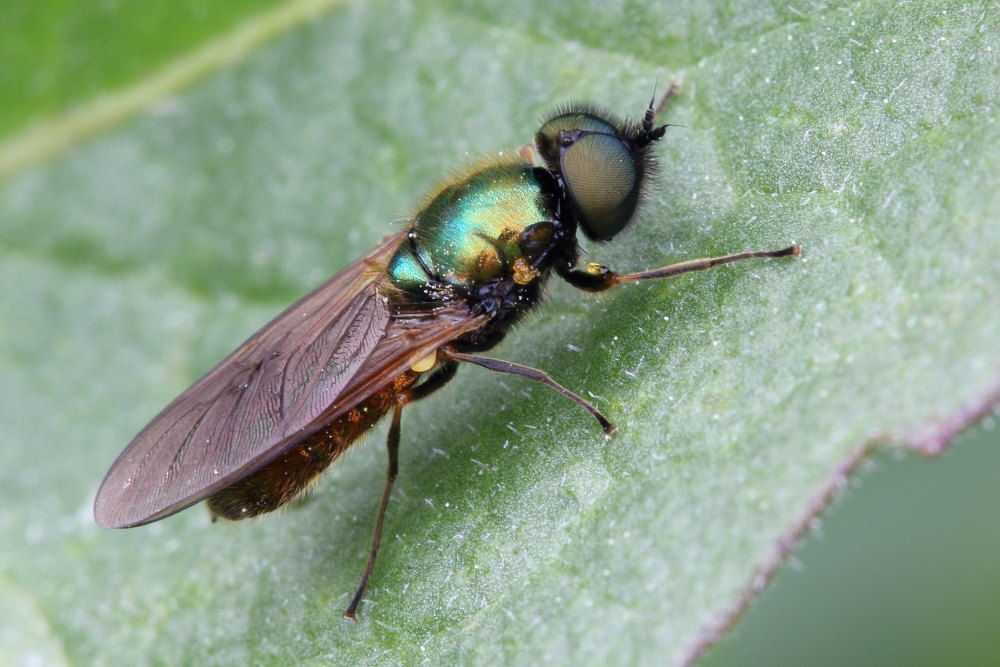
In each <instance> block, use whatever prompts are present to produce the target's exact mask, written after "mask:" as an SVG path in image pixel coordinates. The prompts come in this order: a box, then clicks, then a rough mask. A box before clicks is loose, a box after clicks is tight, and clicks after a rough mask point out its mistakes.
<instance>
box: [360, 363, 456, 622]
mask: <svg viewBox="0 0 1000 667" xmlns="http://www.w3.org/2000/svg"><path fill="white" fill-rule="evenodd" d="M457 369H458V364H456V363H454V362H449V363H446V364H444V365H443V366H441V368H439V369H438V370H437V371H435V372H434V374H433V375H431V376H430V377H429V378H428V379H427V380H426V381H425V382H422V383H421V384H419V385H417V386H416V387H413V388H411V389H408V390H406V391H405V392H402V393H401V394H399V395H397V396H396V405H395V406H394V407H393V410H392V425H391V426H389V437H388V438H387V440H386V449H387V451H388V454H389V465H388V466H387V468H386V474H385V488H384V489H383V490H382V500H381V501H380V502H379V505H378V515H377V518H376V519H375V532H374V533H372V548H371V551H370V552H369V553H368V562H367V564H365V571H364V574H362V575H361V582H360V583H358V590H357V591H356V592H355V593H354V597H353V598H352V599H351V603H350V604H349V605H347V610H346V611H344V618H350V619H354V618H355V617H356V616H357V612H358V605H359V604H361V598H362V597H363V596H364V594H365V588H367V587H368V579H369V578H371V575H372V570H374V569H375V558H376V557H377V556H378V548H379V544H380V543H381V542H382V524H383V523H384V522H385V510H386V508H387V507H388V506H389V496H390V495H392V487H393V485H394V484H395V483H396V474H397V473H398V472H399V424H400V419H401V417H402V415H403V407H404V406H406V405H407V404H409V403H412V402H413V401H418V400H420V399H421V398H424V397H425V396H428V395H430V393H431V392H433V391H434V390H435V389H440V388H441V387H443V386H444V384H445V383H446V382H448V380H450V379H452V378H453V377H454V376H455V371H456V370H457Z"/></svg>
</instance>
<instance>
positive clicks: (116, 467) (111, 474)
mask: <svg viewBox="0 0 1000 667" xmlns="http://www.w3.org/2000/svg"><path fill="white" fill-rule="evenodd" d="M402 238H403V235H402V234H396V235H393V236H390V237H388V238H386V239H385V240H384V241H383V242H382V243H381V244H380V245H379V246H378V247H377V248H375V249H374V250H373V251H371V252H370V253H368V254H367V255H365V256H364V257H362V258H361V259H359V260H357V261H356V262H354V263H353V264H351V265H350V266H349V267H347V268H346V269H344V270H343V271H342V272H340V273H339V274H337V275H336V276H334V277H333V278H331V279H330V280H329V281H328V282H327V283H325V284H324V285H322V286H320V287H319V288H318V289H316V290H315V291H313V292H312V293H310V294H309V295H307V296H306V297H304V298H303V299H302V300H300V301H299V302H297V303H296V304H294V305H293V306H292V307H290V308H288V309H287V310H286V311H285V312H283V313H282V314H280V315H279V316H278V317H276V318H275V319H274V320H273V321H271V322H270V323H269V324H268V325H267V326H265V327H264V328H263V329H261V330H260V331H259V332H258V333H256V334H254V335H253V336H251V337H250V338H249V339H248V340H247V341H246V342H245V343H244V344H243V345H241V346H240V347H239V348H238V349H237V350H236V351H235V352H233V353H232V354H231V355H229V357H227V358H226V359H225V360H224V361H223V362H222V363H220V364H219V365H218V366H216V367H215V368H214V369H213V370H212V371H210V372H209V373H208V374H207V375H205V377H203V378H202V379H201V380H199V381H198V382H196V383H195V384H194V385H192V386H191V387H190V388H189V389H187V390H186V391H185V392H184V393H183V394H181V395H180V396H179V397H177V398H176V399H175V400H174V401H173V402H172V403H171V404H170V405H168V406H167V407H166V408H165V409H164V410H163V411H162V412H161V413H160V414H159V415H157V417H156V418H155V419H153V421H152V422H150V424H149V425H148V426H146V428H144V429H143V430H142V431H141V432H140V433H139V434H138V435H137V436H136V437H135V439H134V440H133V441H132V442H131V443H130V444H129V445H128V447H126V449H125V450H124V451H123V452H122V453H121V455H120V456H119V457H118V459H117V460H116V461H115V463H114V464H113V465H112V466H111V469H110V470H109V471H108V474H107V476H106V477H105V478H104V482H103V483H102V484H101V488H100V490H99V491H98V494H97V498H96V500H95V502H94V517H95V519H96V520H97V523H98V524H99V525H101V526H103V527H106V528H123V527H129V526H135V525H140V524H143V523H148V522H151V521H155V520H157V519H160V518H163V517H165V516H167V515H169V514H173V513H174V512H177V511H180V510H181V509H183V508H185V507H187V506H189V505H192V504H194V503H196V502H198V501H199V500H202V499H204V498H205V497H207V496H209V495H211V494H212V493H214V492H215V491H218V490H219V489H221V488H224V487H226V486H228V485H229V484H231V483H232V482H233V481H235V480H236V479H239V478H241V477H243V476H245V475H247V474H249V473H250V472H252V471H253V470H255V469H257V468H259V467H260V466H261V465H263V464H265V463H266V462H267V461H269V460H270V459H272V458H274V457H275V456H277V455H279V454H280V453H281V452H282V451H283V450H284V449H287V446H290V444H294V442H295V441H297V440H300V439H301V438H302V437H303V435H304V434H308V432H310V429H312V430H315V428H314V425H315V424H316V423H317V420H320V419H324V418H326V417H325V415H329V414H330V413H331V406H332V405H337V403H338V400H337V399H338V397H339V396H340V395H341V394H342V392H343V391H344V389H345V387H348V386H350V384H351V382H352V381H354V378H355V377H356V376H357V375H358V374H359V372H361V369H362V367H364V366H365V364H366V363H367V361H368V358H369V356H370V355H371V353H372V352H373V351H374V350H375V349H376V348H377V347H378V344H379V342H380V341H382V339H383V337H384V335H385V334H386V331H387V329H388V328H389V323H390V320H391V313H390V309H389V305H388V303H387V299H386V297H385V295H384V294H382V293H381V292H380V290H379V289H378V288H377V279H378V277H379V276H380V275H384V267H385V265H386V263H387V262H388V259H389V257H390V256H391V254H392V252H393V250H395V248H396V247H397V246H398V245H399V243H400V241H401V239H402ZM362 375H367V373H362Z"/></svg>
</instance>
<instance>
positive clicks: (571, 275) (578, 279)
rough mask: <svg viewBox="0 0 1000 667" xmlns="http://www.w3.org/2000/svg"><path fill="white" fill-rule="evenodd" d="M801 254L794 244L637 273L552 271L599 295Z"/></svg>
mask: <svg viewBox="0 0 1000 667" xmlns="http://www.w3.org/2000/svg"><path fill="white" fill-rule="evenodd" d="M801 252H802V246H800V245H798V244H795V245H790V246H788V247H787V248H782V249H781V250H750V251H747V252H738V253H736V254H735V255H725V256H724V257H706V258H703V259H692V260H690V261H687V262H678V263H677V264H671V265H670V266H664V267H662V268H659V269H653V270H652V271H641V272H639V273H616V272H614V271H612V270H611V269H609V268H608V267H606V266H602V265H600V264H595V263H593V262H591V263H589V264H587V268H586V269H574V268H571V267H569V266H561V265H558V264H557V265H556V271H557V272H558V273H559V275H560V276H562V277H563V279H564V280H565V281H566V282H568V283H569V284H570V285H573V286H574V287H578V288H580V289H582V290H586V291H588V292H602V291H604V290H606V289H611V288H612V287H615V286H617V285H621V284H622V283H631V282H636V281H638V280H650V279H653V278H669V277H670V276H676V275H680V274H682V273H687V272H688V271H703V270H705V269H710V268H712V267H713V266H719V265H720V264H729V263H731V262H738V261H740V260H742V259H752V258H755V257H798V256H799V254H800V253H801Z"/></svg>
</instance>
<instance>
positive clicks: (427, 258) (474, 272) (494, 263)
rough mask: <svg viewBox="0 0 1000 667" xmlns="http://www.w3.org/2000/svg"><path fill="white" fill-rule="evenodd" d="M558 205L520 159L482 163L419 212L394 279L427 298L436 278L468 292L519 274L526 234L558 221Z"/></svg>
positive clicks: (393, 264)
mask: <svg viewBox="0 0 1000 667" xmlns="http://www.w3.org/2000/svg"><path fill="white" fill-rule="evenodd" d="M552 207H553V205H552V204H551V203H550V198H549V196H548V195H547V194H546V193H545V190H544V187H543V185H542V183H541V182H540V181H539V177H538V175H537V174H536V171H535V169H534V168H533V167H530V166H526V165H525V164H524V163H523V162H520V161H517V160H513V161H510V162H502V163H495V164H490V165H488V166H486V167H482V168H479V169H477V170H475V171H473V172H472V173H471V174H470V175H468V176H466V177H464V178H462V179H461V180H459V181H457V182H454V183H451V184H448V185H446V186H444V187H443V188H442V189H441V190H440V191H439V192H438V193H437V194H436V195H434V196H433V197H432V199H431V201H430V203H429V204H428V205H427V206H426V207H424V208H423V210H421V211H420V212H419V213H417V215H416V217H415V219H414V222H413V226H412V227H411V228H410V235H411V238H412V242H410V241H404V242H403V244H402V246H400V248H399V250H397V251H396V254H395V255H394V256H393V258H392V260H391V261H390V262H389V270H388V274H389V280H390V282H391V283H392V284H393V285H395V286H396V287H397V288H399V289H401V290H403V291H404V292H407V293H408V294H410V295H412V296H414V297H416V298H424V297H426V296H427V295H428V286H429V285H428V283H429V282H431V281H437V282H444V283H447V284H448V285H451V286H453V287H456V288H459V289H460V290H463V291H468V290H470V289H471V288H473V287H475V286H477V285H479V284H481V283H483V282H485V281H489V280H491V279H494V278H500V277H504V276H505V275H512V274H513V271H514V264H515V262H516V261H517V260H518V259H519V258H522V257H524V254H525V252H524V250H523V248H522V243H520V241H521V240H522V234H523V233H524V232H525V230H526V229H527V228H528V227H531V226H532V225H535V224H536V223H539V222H547V221H550V220H552V219H553V217H554V211H553V208H552ZM524 259H526V260H528V261H529V262H530V261H531V259H533V258H532V257H524ZM425 269H426V270H425ZM428 271H429V272H430V275H428Z"/></svg>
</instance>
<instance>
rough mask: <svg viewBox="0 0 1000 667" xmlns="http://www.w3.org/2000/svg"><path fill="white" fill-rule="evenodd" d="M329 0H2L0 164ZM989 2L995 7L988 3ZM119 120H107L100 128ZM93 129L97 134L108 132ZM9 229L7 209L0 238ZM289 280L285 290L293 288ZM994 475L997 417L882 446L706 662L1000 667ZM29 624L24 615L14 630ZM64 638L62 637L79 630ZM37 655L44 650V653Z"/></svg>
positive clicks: (23, 158) (998, 456)
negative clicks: (905, 446) (928, 446)
mask: <svg viewBox="0 0 1000 667" xmlns="http://www.w3.org/2000/svg"><path fill="white" fill-rule="evenodd" d="M332 4H338V3H323V2H316V3H309V2H298V3H279V2H274V1H265V0H255V1H253V2H248V1H241V2H216V3H202V2H162V1H161V2H148V1H147V2H140V1H138V0H125V1H122V2H118V3H114V4H113V5H111V4H106V5H98V4H97V3H93V4H86V3H64V2H37V3H20V2H7V3H3V4H2V5H0V26H2V27H0V31H2V32H0V37H2V39H0V99H3V103H2V104H0V142H6V143H0V149H3V148H4V147H7V148H10V147H11V146H13V147H14V148H13V149H12V150H10V151H8V153H6V154H4V155H5V157H6V158H7V159H8V160H10V161H9V162H7V163H3V162H2V161H0V166H2V165H3V164H8V165H13V166H12V167H11V168H10V169H11V172H10V173H13V174H18V173H22V172H24V171H26V170H28V169H29V168H30V166H29V165H31V164H32V161H33V160H35V159H36V158H41V159H45V154H44V152H42V151H39V152H35V153H33V152H32V149H31V148H30V144H28V145H29V148H28V149H24V148H19V147H18V146H17V142H19V141H22V140H25V139H26V138H30V136H31V131H32V128H37V127H39V125H38V124H39V123H42V124H44V123H46V122H47V121H49V120H52V119H54V120H55V121H56V123H55V124H56V125H60V123H59V119H60V117H61V116H60V115H61V114H65V113H67V112H70V111H71V110H74V109H79V108H81V107H86V105H88V104H91V103H92V102H93V100H95V99H99V98H100V97H101V96H102V95H113V94H114V93H115V92H116V91H118V90H121V89H124V88H128V87H129V86H131V85H133V84H134V83H135V82H136V81H139V80H141V79H143V78H144V77H146V76H148V75H149V74H150V73H151V72H158V71H160V69H161V68H163V67H165V66H169V65H171V64H174V63H176V62H177V61H178V60H179V59H181V58H184V57H189V56H192V54H193V57H195V58H200V60H201V63H202V64H201V65H199V64H197V63H195V64H192V65H190V66H189V67H188V71H189V72H198V71H201V70H200V69H199V67H205V68H206V69H205V70H204V71H205V73H211V71H212V70H211V68H212V67H213V63H221V62H224V61H225V58H221V59H215V58H216V56H213V55H212V54H211V53H209V52H200V51H199V49H201V48H202V47H203V46H204V45H205V44H207V43H210V42H211V40H212V39H213V38H215V37H218V36H219V35H222V34H226V33H227V32H228V31H231V30H233V29H234V28H236V27H239V26H240V25H241V24H243V23H247V24H248V25H249V24H254V25H256V27H253V25H251V29H249V30H248V31H247V40H248V44H250V46H247V47H246V48H248V49H252V48H254V47H253V44H262V43H264V42H266V40H267V39H269V38H270V37H271V36H273V34H272V32H276V31H279V30H280V27H274V26H280V25H283V24H282V23H281V21H282V20H291V19H288V17H287V16H285V17H284V18H283V19H281V20H279V19H278V18H276V16H272V17H271V18H269V19H266V20H263V21H260V20H259V18H260V17H261V16H262V14H261V12H267V11H268V10H273V11H275V12H277V13H279V14H280V13H282V12H284V13H285V14H295V15H297V16H307V15H308V14H309V13H310V12H312V11H316V12H317V13H320V14H321V13H322V12H323V11H324V8H325V7H326V6H328V5H332ZM339 4H347V3H339ZM441 4H442V6H446V5H449V4H450V3H441ZM762 4H766V3H762ZM860 4H862V5H863V4H864V3H860ZM401 6H409V5H406V3H401ZM949 6H950V5H949ZM983 6H984V7H991V8H992V11H996V6H995V5H992V6H990V5H983ZM862 8H863V7H862ZM967 9H968V10H969V11H974V10H978V6H975V5H973V6H969V7H967ZM456 11H458V10H456ZM706 20H710V17H709V18H707V19H706ZM255 22H257V23H255ZM636 23H637V28H636V29H637V30H638V31H640V32H642V30H643V29H644V28H643V26H642V25H641V23H640V22H638V21H637V22H636ZM548 37H549V36H546V35H541V36H540V37H539V40H544V39H546V38H548ZM255 40H256V41H255ZM591 46H594V45H591ZM599 47H600V45H599V44H598V45H596V47H595V48H599ZM644 49H645V55H649V51H655V49H652V47H649V46H648V44H645V43H643V42H642V41H641V40H636V50H637V53H638V52H640V51H643V50H644ZM337 65H338V66H343V67H349V66H350V63H349V62H345V63H338V64H337ZM687 65H689V66H692V67H696V66H697V64H695V63H687ZM670 66H671V63H669V62H668V63H665V67H667V68H669V67H670ZM667 71H669V69H668V70H667ZM998 74H1000V73H998ZM196 80H197V79H196V78H192V80H191V83H192V84H193V83H196ZM998 80H1000V79H998ZM182 91H183V89H180V90H178V91H176V92H182ZM987 102H989V101H988V100H987V101H985V102H984V105H985V104H986V103H987ZM154 106H155V105H154ZM140 110H144V109H143V108H142V107H137V108H136V110H135V111H140ZM92 115H95V114H92ZM96 115H99V114H96ZM994 120H995V118H994ZM119 122H121V121H120V120H119V119H118V118H116V117H115V116H113V115H109V116H107V125H106V129H107V130H113V129H114V128H115V127H116V125H117V124H118V123H119ZM63 125H65V124H64V123H63ZM42 127H43V128H44V125H43V126H42ZM88 131H92V132H94V133H96V134H97V135H99V134H100V132H101V131H102V128H100V127H97V128H92V129H91V130H88ZM387 132H388V130H387ZM88 136H90V135H88V134H80V135H77V136H72V135H69V136H68V138H67V139H66V143H65V144H64V148H65V149H66V150H71V149H73V148H74V147H76V146H79V145H80V143H82V142H84V141H86V139H87V137H88ZM56 155H58V153H57V154H56ZM382 157H384V158H385V156H382ZM385 159H387V160H391V159H392V156H389V157H387V158H385ZM0 175H2V170H0ZM3 233H4V228H3V221H2V220H0V242H2V241H3V238H4V237H3ZM362 245H363V244H362ZM3 251H4V249H3V248H0V252H3ZM72 251H74V249H72V248H70V249H68V250H67V252H72ZM257 279H258V280H263V278H261V277H258V278H257ZM220 282H225V281H224V280H220ZM287 289H288V291H290V292H293V291H294V290H295V289H296V286H294V285H293V286H290V287H287ZM262 310H263V311H266V310H267V309H266V308H262ZM998 317H1000V315H998ZM10 325H11V323H10V322H8V323H7V326H10ZM0 326H4V324H3V323H0ZM219 326H222V325H221V324H220V325H219ZM0 333H2V331H0ZM205 354H206V355H209V354H210V353H209V352H206V353H205ZM201 361H204V360H201ZM109 409H110V408H109ZM6 446H9V445H8V444H6V443H5V447H6ZM376 467H377V466H376ZM998 471H1000V436H998V434H997V432H996V431H995V430H992V429H990V428H978V429H976V430H974V431H973V432H970V433H969V434H968V435H966V436H963V437H962V438H961V439H960V442H959V444H958V445H957V446H956V447H954V448H953V449H952V450H950V451H948V452H947V453H946V454H945V455H944V456H943V457H941V458H940V459H939V460H923V459H921V458H920V457H918V456H915V455H912V454H905V455H904V454H900V453H898V452H893V451H891V450H890V451H883V452H880V453H878V454H877V455H876V456H875V457H874V459H873V460H872V462H871V463H870V464H868V465H865V466H863V467H862V471H861V472H860V474H859V475H857V477H856V478H854V479H852V481H851V483H850V484H849V485H848V487H847V488H846V489H845V491H844V492H843V494H842V496H841V498H839V499H838V501H837V502H836V503H835V505H834V507H833V508H832V509H831V510H829V511H828V512H827V513H826V514H825V515H824V516H823V517H822V518H821V519H820V520H819V522H818V530H816V531H815V532H813V533H811V534H810V535H809V536H808V537H807V538H806V539H805V541H804V543H803V544H802V545H800V547H799V548H797V549H796V550H795V552H794V555H793V560H792V562H791V563H790V564H788V565H786V566H785V567H784V568H783V570H782V571H781V573H780V574H779V575H778V577H777V578H776V580H775V581H774V582H773V585H772V586H771V587H770V588H769V589H768V590H767V591H766V592H765V593H764V595H763V596H762V597H761V598H760V600H758V602H757V603H756V604H755V605H754V606H753V607H752V609H751V610H750V612H749V613H748V614H747V615H746V616H745V617H744V618H743V619H742V620H741V622H740V623H739V624H738V625H737V627H736V629H735V632H734V633H733V634H732V636H731V637H730V638H729V639H727V640H726V641H725V642H724V643H723V644H721V645H720V646H718V647H717V648H715V649H713V650H712V651H711V652H710V653H709V654H708V656H707V657H706V659H705V661H704V662H705V664H711V665H747V664H762V665H763V664H768V665H773V664H805V663H807V664H810V665H815V664H830V665H842V664H906V665H917V664H928V665H931V664H951V665H954V664H969V665H977V664H1000V632H998V628H1000V519H998V516H1000V514H998V512H997V508H998V507H1000V484H997V483H996V479H997V473H998ZM86 512H87V508H84V509H81V513H83V514H86ZM27 539H29V540H30V539H31V536H30V535H28V536H27ZM79 551H80V552H81V553H83V552H85V551H86V549H85V547H83V546H81V547H79ZM0 593H3V594H5V595H8V596H13V595H15V594H17V592H16V591H15V593H13V594H12V593H11V592H10V591H6V592H4V591H0ZM28 604H29V605H30V601H28ZM164 613H165V614H169V610H166V611H164ZM594 613H600V611H597V610H595V612H594ZM24 626H25V624H24V623H23V622H22V623H19V624H17V627H18V628H20V630H23V628H24ZM20 630H19V631H20ZM56 630H57V631H58V630H59V628H56ZM39 634H40V636H41V635H44V633H43V632H41V631H40V632H39ZM57 636H58V632H57ZM49 639H51V635H49ZM60 639H64V640H71V639H72V635H71V634H69V635H66V636H65V637H60ZM26 641H27V642H29V643H30V637H28V638H27V639H26V638H25V636H24V635H19V636H18V637H11V636H9V635H7V634H4V632H3V631H2V630H0V662H2V657H3V656H5V655H7V656H10V655H14V654H17V655H30V654H31V652H30V651H27V652H25V653H20V652H18V651H16V650H12V649H10V647H23V646H24V645H25V642H26ZM4 644H6V646H7V649H8V650H5V649H4V646H3V645H4ZM37 654H38V655H46V654H45V653H44V651H41V650H39V652H38V653H37ZM48 655H49V656H50V657H51V656H53V655H58V652H54V653H52V654H48ZM55 661H56V662H58V659H56V660H55ZM150 661H151V662H156V658H155V657H151V658H150Z"/></svg>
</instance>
